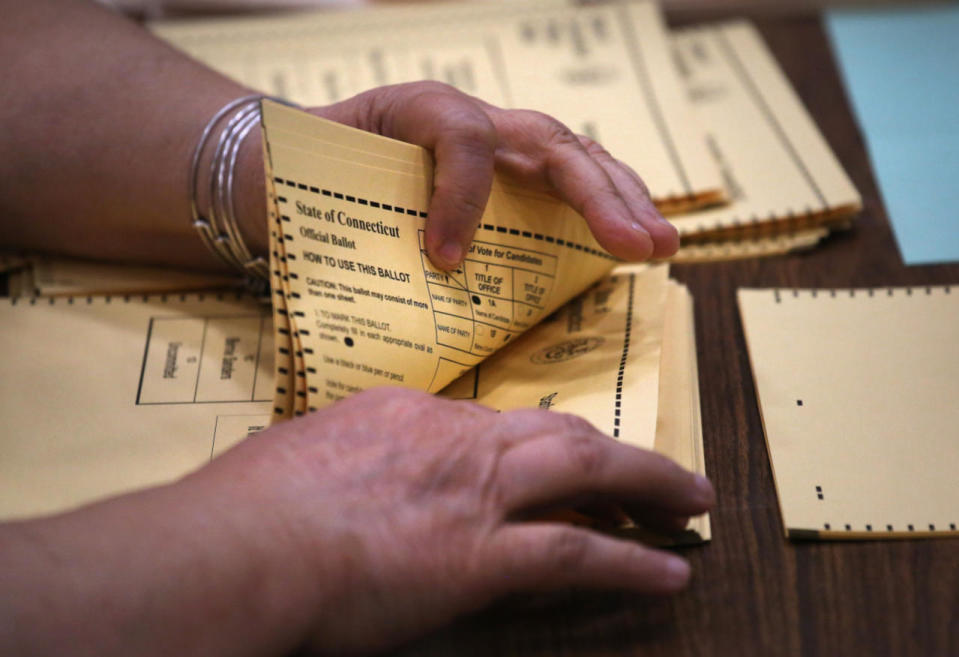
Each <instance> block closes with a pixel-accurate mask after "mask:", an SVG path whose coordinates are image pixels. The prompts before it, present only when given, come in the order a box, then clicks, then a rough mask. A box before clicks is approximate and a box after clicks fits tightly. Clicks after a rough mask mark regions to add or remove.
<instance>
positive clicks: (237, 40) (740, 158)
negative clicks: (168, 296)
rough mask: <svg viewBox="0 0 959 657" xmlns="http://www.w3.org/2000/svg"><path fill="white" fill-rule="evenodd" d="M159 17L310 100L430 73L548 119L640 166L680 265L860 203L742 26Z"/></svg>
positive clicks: (806, 231)
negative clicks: (676, 244)
mask: <svg viewBox="0 0 959 657" xmlns="http://www.w3.org/2000/svg"><path fill="white" fill-rule="evenodd" d="M152 28H153V30H154V31H155V33H156V34H158V35H159V36H160V37H162V38H164V39H166V40H168V41H169V42H171V43H172V44H174V45H175V46H177V47H179V48H181V49H183V50H184V51H186V52H187V53H189V54H191V55H192V56H194V57H195V58H197V59H199V60H200V61H203V62H205V63H206V64H208V65H210V66H212V67H213V68H215V69H218V70H220V71H222V72H223V73H225V74H226V75H229V76H230V77H232V78H234V79H236V80H237V81H239V82H242V83H244V84H246V85H249V86H250V87H252V88H255V89H260V90H262V91H263V92H264V93H268V94H271V95H274V96H278V97H282V98H286V99H289V100H291V101H294V102H296V103H299V104H301V105H304V106H313V105H324V104H328V103H331V102H335V101H338V100H342V99H344V98H347V97H349V96H351V95H353V94H356V93H359V92H360V91H363V90H364V89H367V88H370V87H374V86H378V85H384V84H394V83H400V82H409V81H413V80H422V79H433V80H439V81H442V82H446V83H448V84H451V85H453V86H455V87H457V88H459V89H461V90H463V91H464V92H466V93H469V94H471V95H474V96H478V97H480V98H482V99H484V100H486V101H488V102H490V103H493V104H496V105H500V106H506V107H522V108H529V109H536V110H540V111H544V112H547V113H549V114H552V115H554V116H556V117H558V118H559V119H561V120H562V121H563V122H565V123H566V124H567V125H569V126H570V127H571V128H572V129H573V130H574V131H575V132H577V133H581V134H584V135H587V136H589V137H592V138H594V139H596V140H598V141H600V142H601V143H603V144H604V145H605V146H606V147H607V148H608V149H609V150H610V151H611V152H613V153H614V154H615V155H616V156H617V157H619V158H620V159H622V160H623V161H625V162H626V163H627V164H629V165H631V166H632V167H633V168H634V169H635V170H636V171H638V172H640V174H641V175H642V176H643V178H644V180H645V182H646V183H647V185H648V187H649V189H650V191H651V194H652V196H653V199H654V201H655V202H656V204H657V206H658V207H659V208H660V210H661V211H662V212H663V213H664V214H666V215H667V216H668V218H669V219H670V220H671V221H672V222H673V223H674V225H675V226H676V227H677V229H678V230H679V232H680V235H681V238H682V248H681V250H680V252H679V254H677V255H676V256H675V258H674V261H675V262H694V261H707V260H723V259H731V258H741V257H754V256H767V255H775V254H781V253H785V252H789V251H792V250H796V249H803V248H809V247H812V246H814V245H816V244H817V243H818V242H819V241H820V240H821V239H822V238H823V237H825V236H826V235H827V234H828V233H829V231H830V230H833V229H837V228H844V227H847V226H848V225H849V223H850V221H851V220H852V218H853V217H854V216H855V214H856V213H857V212H858V210H859V209H860V207H861V200H860V197H859V194H858V193H857V191H856V189H855V188H854V187H853V185H852V184H851V182H850V181H849V178H848V176H847V175H846V173H845V171H844V170H843V168H842V166H841V165H840V164H839V162H838V161H837V159H836V157H835V155H834V154H833V153H832V151H831V150H830V148H829V146H828V144H827V143H826V142H825V140H824V138H823V136H822V134H821V133H820V132H819V130H818V128H817V127H816V125H815V123H814V122H813V120H812V119H811V117H810V116H809V114H808V113H807V112H806V110H805V109H804V107H803V106H802V103H801V102H800V100H799V98H798V97H797V95H796V94H795V92H794V91H793V89H792V88H791V86H790V85H789V82H788V81H787V79H786V77H785V75H784V74H783V73H782V71H781V70H780V68H779V67H778V65H777V64H776V61H775V59H774V58H773V56H772V55H771V53H770V52H769V51H768V49H767V48H766V46H765V44H764V43H763V41H762V38H761V37H760V36H759V34H758V32H757V31H756V30H755V28H753V26H752V25H750V24H749V23H748V22H746V21H731V22H723V23H718V24H710V25H704V26H697V27H691V28H683V29H680V30H677V31H673V32H670V31H668V30H667V29H666V27H665V23H664V21H663V18H662V16H661V14H660V11H659V8H658V7H657V6H656V5H655V4H654V3H652V2H648V1H645V0H632V1H626V2H618V3H608V4H590V5H588V6H581V5H578V4H576V3H574V2H572V0H518V1H513V2H508V3H507V2H497V1H487V2H482V3H472V2H466V3H439V4H436V3H429V4H421V5H410V6H405V7H388V8H374V9H370V8H366V9H362V10H349V11H335V12H329V11H327V12H311V13H297V14H292V15H283V16H280V17H266V18H263V17H255V18H240V19H222V20H213V21H210V20H202V21H186V22H176V23H157V24H154V25H153V26H152Z"/></svg>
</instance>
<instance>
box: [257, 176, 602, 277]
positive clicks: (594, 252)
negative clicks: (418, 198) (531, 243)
mask: <svg viewBox="0 0 959 657" xmlns="http://www.w3.org/2000/svg"><path fill="white" fill-rule="evenodd" d="M273 181H274V182H276V183H277V184H278V185H286V186H287V187H292V188H294V189H299V190H302V191H305V192H310V193H313V194H318V195H320V196H328V197H330V198H335V199H338V200H342V201H348V202H350V203H356V204H357V205H364V206H368V207H371V208H378V209H382V210H387V211H391V212H395V213H396V214H402V215H409V216H411V217H419V218H420V219H425V218H426V213H425V212H423V211H422V210H414V209H412V208H404V207H400V206H398V205H391V204H389V203H381V202H380V201H372V200H370V199H365V198H358V197H355V196H351V195H349V194H342V193H340V192H334V191H332V190H329V189H322V188H320V187H316V186H313V185H304V184H303V183H299V182H296V181H294V180H286V179H284V178H279V177H274V178H273ZM280 200H282V201H285V200H286V199H285V198H283V197H280ZM283 220H284V221H289V219H288V218H287V217H285V216H284V217H283ZM477 230H483V231H486V232H490V233H503V234H508V235H516V236H522V237H528V238H531V239H534V240H538V241H540V242H546V243H547V244H556V245H557V246H562V247H566V248H568V249H572V250H574V251H579V252H581V253H588V254H589V255H591V256H596V257H597V258H603V259H604V260H610V261H613V262H619V258H616V257H614V256H611V255H610V254H608V253H606V252H605V251H600V250H599V249H594V248H591V247H589V246H585V245H583V244H578V243H576V242H570V241H568V240H563V239H559V238H556V237H553V236H552V235H544V234H542V233H534V232H531V231H528V230H519V229H516V228H507V227H505V226H495V225H493V224H480V225H479V226H477Z"/></svg>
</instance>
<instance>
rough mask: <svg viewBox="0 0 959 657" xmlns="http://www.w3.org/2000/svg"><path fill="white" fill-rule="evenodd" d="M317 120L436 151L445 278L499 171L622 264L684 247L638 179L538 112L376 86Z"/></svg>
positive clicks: (430, 243) (437, 226)
mask: <svg viewBox="0 0 959 657" xmlns="http://www.w3.org/2000/svg"><path fill="white" fill-rule="evenodd" d="M313 111H314V113H316V114H319V115H321V116H324V117H326V118H329V119H332V120H334V121H338V122H340V123H345V124H347V125H351V126H354V127H357V128H360V129H362V130H367V131H369V132H375V133H378V134H381V135H385V136H387V137H393V138H395V139H400V140H403V141H407V142H410V143H413V144H418V145H420V146H424V147H426V148H429V149H430V150H432V151H433V153H434V155H435V158H436V172H435V176H434V180H433V197H432V200H431V202H430V207H429V211H428V219H427V223H426V249H427V252H428V253H429V256H430V259H431V260H432V261H433V263H434V264H435V265H436V266H438V267H441V268H443V269H452V268H454V267H456V266H457V265H458V264H459V263H460V261H462V259H463V256H464V254H465V253H466V249H467V248H468V246H469V244H470V242H471V241H472V239H473V233H474V231H475V230H476V227H477V225H478V224H479V221H480V217H481V215H482V213H483V209H484V208H485V206H486V200H487V197H488V196H489V192H490V188H491V185H492V180H493V171H494V168H495V169H499V170H501V171H503V172H506V173H508V174H510V175H511V176H513V177H514V178H516V179H517V180H518V181H519V182H520V183H522V184H524V185H528V186H530V187H533V188H537V189H540V190H544V191H548V192H550V193H552V194H554V195H556V196H558V197H559V198H561V199H563V200H564V201H566V202H567V203H569V204H570V205H571V206H572V207H573V208H574V209H576V210H577V211H578V212H579V213H580V214H581V215H582V216H583V217H584V218H585V219H586V222H587V223H588V224H589V227H590V229H591V230H592V232H593V234H594V235H595V236H596V239H597V240H598V241H599V243H600V244H601V245H602V246H603V247H604V248H605V249H606V250H608V251H609V252H610V253H612V254H613V255H615V256H617V257H619V258H622V259H624V260H645V259H646V258H649V257H665V256H669V255H672V254H673V253H675V252H676V249H677V248H678V246H679V236H678V234H677V232H676V229H675V228H674V227H673V226H672V225H671V224H670V223H669V222H667V221H666V220H665V219H663V218H662V216H661V215H660V214H659V211H658V210H657V209H656V207H655V206H654V205H653V203H652V201H651V200H650V196H649V191H648V190H647V188H646V186H645V184H644V183H643V181H642V179H641V178H640V177H639V176H638V175H637V174H636V172H635V171H633V170H632V169H631V168H630V167H629V166H627V165H626V164H624V163H622V162H620V161H619V160H617V159H615V158H614V157H612V156H611V155H610V154H609V153H608V152H607V151H606V150H604V149H603V148H602V147H601V146H600V145H599V144H597V143H596V142H594V141H592V140H591V139H589V138H588V137H583V136H578V135H575V134H573V132H572V131H570V129H569V128H567V127H566V126H565V125H563V124H562V123H560V122H559V121H557V120H556V119H553V118H551V117H549V116H547V115H545V114H542V113H540V112H534V111H528V110H505V109H502V108H499V107H495V106H493V105H490V104H489V103H486V102H484V101H482V100H479V99H477V98H474V97H472V96H468V95H466V94H464V93H462V92H460V91H457V90H456V89H454V88H453V87H450V86H448V85H445V84H441V83H438V82H413V83H408V84H398V85H392V86H387V87H379V88H377V89H373V90H371V91H367V92H365V93H362V94H360V95H358V96H355V97H353V98H350V99H348V100H345V101H343V102H340V103H336V104H334V105H330V106H328V107H322V108H317V109H315V110H313Z"/></svg>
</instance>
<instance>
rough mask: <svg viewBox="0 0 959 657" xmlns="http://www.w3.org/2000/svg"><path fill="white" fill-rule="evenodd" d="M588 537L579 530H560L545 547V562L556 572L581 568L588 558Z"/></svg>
mask: <svg viewBox="0 0 959 657" xmlns="http://www.w3.org/2000/svg"><path fill="white" fill-rule="evenodd" d="M589 546H590V537H589V535H588V534H587V533H586V532H584V531H581V530H577V529H572V528H561V529H558V530H557V531H556V534H555V535H554V536H553V537H552V539H551V540H550V541H549V543H548V544H547V546H546V554H545V557H546V560H547V562H548V563H549V565H550V567H551V568H553V569H555V570H556V572H569V571H571V570H576V569H578V568H581V567H582V566H583V564H584V563H585V562H586V560H587V558H588V556H589Z"/></svg>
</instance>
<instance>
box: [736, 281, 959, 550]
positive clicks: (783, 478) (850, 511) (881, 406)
mask: <svg viewBox="0 0 959 657" xmlns="http://www.w3.org/2000/svg"><path fill="white" fill-rule="evenodd" d="M738 296H739V308H740V312H741V314H742V319H743V328H744V329H745V332H746V343H747V345H748V347H749V358H750V361H751V363H752V368H753V377H754V379H755V381H756V388H757V393H758V397H759V407H760V411H761V413H762V420H763V427H764V429H765V433H766V444H767V446H768V448H769V457H770V460H771V462H772V468H773V475H774V477H775V480H776V490H777V492H778V494H779V505H780V509H781V511H782V516H783V524H784V526H785V530H786V533H787V534H788V535H789V536H791V537H794V538H827V539H874V538H908V537H913V536H939V535H955V533H956V526H957V523H959V485H957V483H956V464H957V463H959V439H957V429H956V427H957V426H959V404H957V403H956V399H957V398H959V343H957V342H956V328H957V327H959V294H957V292H956V291H955V290H954V289H951V288H949V287H931V288H922V287H919V288H889V289H861V290H795V291H793V290H740V291H739V295H738Z"/></svg>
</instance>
